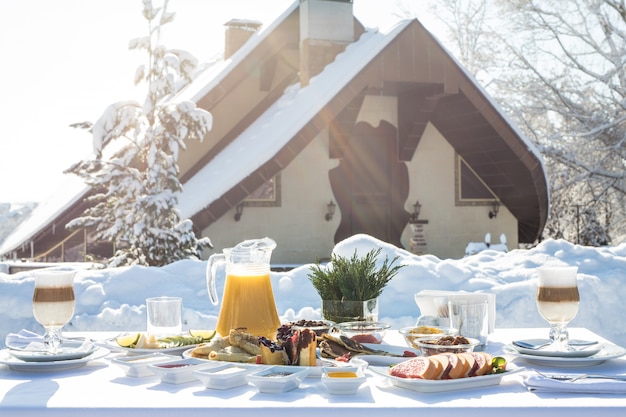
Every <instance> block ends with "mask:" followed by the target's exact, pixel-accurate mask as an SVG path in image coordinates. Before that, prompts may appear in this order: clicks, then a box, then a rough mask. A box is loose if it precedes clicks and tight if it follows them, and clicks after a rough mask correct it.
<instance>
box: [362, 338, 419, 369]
mask: <svg viewBox="0 0 626 417" xmlns="http://www.w3.org/2000/svg"><path fill="white" fill-rule="evenodd" d="M363 346H365V347H368V348H370V349H374V350H383V351H385V352H389V353H391V354H394V355H403V354H404V353H405V352H411V353H413V354H415V356H387V355H357V356H354V358H359V359H363V360H364V361H365V362H367V363H369V364H370V365H380V366H385V365H386V366H389V365H395V364H397V363H400V362H403V361H406V360H408V359H411V358H414V357H416V356H420V351H419V350H416V349H412V348H408V347H406V346H394V345H388V344H385V343H381V344H380V345H377V344H373V343H363Z"/></svg>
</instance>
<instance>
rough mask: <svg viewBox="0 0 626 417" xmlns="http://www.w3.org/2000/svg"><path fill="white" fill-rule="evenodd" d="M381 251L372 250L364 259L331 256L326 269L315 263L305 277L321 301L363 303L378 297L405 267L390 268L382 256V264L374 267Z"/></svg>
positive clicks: (356, 256) (379, 249) (392, 264)
mask: <svg viewBox="0 0 626 417" xmlns="http://www.w3.org/2000/svg"><path fill="white" fill-rule="evenodd" d="M381 251H382V248H378V249H372V250H371V251H369V252H368V253H367V254H366V255H365V256H364V257H359V256H358V255H357V253H356V250H355V251H354V255H352V258H346V257H343V256H339V255H336V254H332V255H331V262H330V264H328V265H327V266H325V267H324V266H322V265H320V263H319V261H318V262H316V263H315V265H313V266H311V268H310V269H311V273H310V274H309V275H308V277H309V280H310V281H311V283H312V284H313V287H314V288H315V289H316V290H317V292H318V294H319V295H320V297H321V298H322V300H343V301H367V300H370V299H372V298H376V297H378V296H380V294H381V293H382V291H383V289H384V288H385V286H387V284H388V283H389V282H390V281H391V279H392V278H393V277H394V276H395V275H396V274H397V273H398V271H399V270H400V269H401V268H403V267H404V266H405V265H394V263H395V262H396V261H397V260H398V257H397V256H396V257H395V258H393V260H392V261H391V262H389V258H388V257H386V258H385V261H384V263H383V265H382V266H381V267H380V268H378V269H377V268H376V259H377V258H378V255H380V252H381Z"/></svg>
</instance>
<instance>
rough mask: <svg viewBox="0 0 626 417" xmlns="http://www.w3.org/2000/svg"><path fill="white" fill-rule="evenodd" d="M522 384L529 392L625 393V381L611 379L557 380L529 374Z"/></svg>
mask: <svg viewBox="0 0 626 417" xmlns="http://www.w3.org/2000/svg"><path fill="white" fill-rule="evenodd" d="M524 386H526V388H527V389H528V391H531V392H571V393H580V394H626V381H615V380H611V379H591V378H587V379H579V380H578V381H574V382H570V381H558V380H556V379H550V378H546V377H544V376H541V375H530V376H528V377H526V379H525V380H524Z"/></svg>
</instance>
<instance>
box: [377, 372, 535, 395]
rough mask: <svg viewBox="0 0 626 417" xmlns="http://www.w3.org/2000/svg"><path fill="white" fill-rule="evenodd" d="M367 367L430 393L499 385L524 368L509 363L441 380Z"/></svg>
mask: <svg viewBox="0 0 626 417" xmlns="http://www.w3.org/2000/svg"><path fill="white" fill-rule="evenodd" d="M368 369H369V370H371V371H372V372H374V373H376V374H378V375H382V376H384V377H386V378H387V379H389V380H390V381H391V384H393V385H394V386H396V387H400V388H405V389H408V390H411V391H417V392H424V393H431V392H446V391H458V390H465V389H472V388H480V387H488V386H493V385H499V384H500V382H501V381H502V378H503V377H505V376H508V375H512V374H515V373H517V372H520V371H522V370H524V369H525V368H518V367H511V366H510V365H509V366H507V370H506V371H504V372H501V373H497V374H490V375H481V376H474V377H469V378H458V379H442V380H428V379H415V378H400V377H397V376H393V375H389V367H382V366H370V367H369V368H368Z"/></svg>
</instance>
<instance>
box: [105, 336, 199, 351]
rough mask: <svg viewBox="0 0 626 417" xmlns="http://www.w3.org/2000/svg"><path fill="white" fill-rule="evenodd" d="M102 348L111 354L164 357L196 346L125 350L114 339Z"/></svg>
mask: <svg viewBox="0 0 626 417" xmlns="http://www.w3.org/2000/svg"><path fill="white" fill-rule="evenodd" d="M104 346H105V347H106V348H107V349H109V350H112V351H113V352H124V353H126V354H127V355H147V354H149V353H155V352H159V353H165V354H166V355H180V354H182V353H183V352H184V351H186V350H187V349H190V348H194V347H196V346H198V345H185V346H177V347H172V348H163V349H144V348H126V347H122V346H120V345H118V344H117V342H116V341H115V338H113V339H108V340H106V341H105V342H104Z"/></svg>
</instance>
